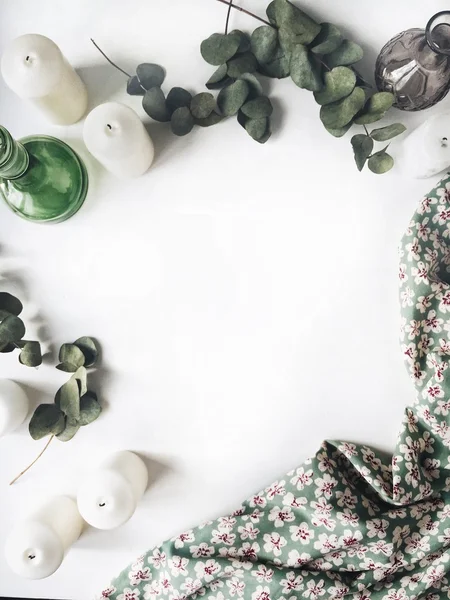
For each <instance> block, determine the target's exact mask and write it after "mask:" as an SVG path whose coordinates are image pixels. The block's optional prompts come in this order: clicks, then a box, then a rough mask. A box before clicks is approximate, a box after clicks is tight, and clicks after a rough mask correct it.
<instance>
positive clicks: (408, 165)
mask: <svg viewBox="0 0 450 600" xmlns="http://www.w3.org/2000/svg"><path fill="white" fill-rule="evenodd" d="M396 160H397V162H398V164H399V166H400V167H401V169H402V171H403V173H404V174H405V175H408V176H409V177H416V178H419V179H422V178H426V177H432V176H433V175H436V174H437V173H440V172H441V171H443V170H444V169H447V168H448V167H450V113H445V114H441V115H434V116H433V117H430V118H429V119H427V120H426V121H425V122H424V123H422V125H420V126H419V127H418V128H417V129H415V130H414V131H413V132H412V133H410V134H409V135H408V137H406V138H405V140H404V141H403V144H402V147H401V148H400V152H399V156H398V157H396Z"/></svg>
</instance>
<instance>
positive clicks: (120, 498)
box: [77, 451, 148, 529]
mask: <svg viewBox="0 0 450 600" xmlns="http://www.w3.org/2000/svg"><path fill="white" fill-rule="evenodd" d="M147 483H148V470H147V467H146V466H145V463H144V461H143V460H142V459H141V458H139V456H137V455H136V454H134V453H133V452H128V451H123V452H116V453H115V454H113V455H112V456H110V457H109V458H108V459H107V460H106V461H105V462H103V463H102V464H101V465H100V467H99V468H98V469H97V470H95V471H94V472H93V473H92V474H91V475H90V476H89V477H88V478H87V479H86V481H85V482H84V483H83V484H82V486H81V488H80V489H79V491H78V496H77V501H78V509H79V511H80V513H81V515H82V517H83V518H84V519H85V521H87V522H88V523H89V525H92V527H96V528H97V529H114V528H115V527H119V525H122V524H123V523H125V522H126V521H128V519H129V518H130V517H131V516H132V515H133V514H134V511H135V510H136V506H137V504H138V502H139V500H140V499H141V498H142V496H143V494H144V492H145V490H146V488H147Z"/></svg>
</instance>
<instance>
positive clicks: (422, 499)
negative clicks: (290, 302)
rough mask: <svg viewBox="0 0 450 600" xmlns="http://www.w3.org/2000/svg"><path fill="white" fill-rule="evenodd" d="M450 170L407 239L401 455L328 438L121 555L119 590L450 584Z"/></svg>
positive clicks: (389, 593)
mask: <svg viewBox="0 0 450 600" xmlns="http://www.w3.org/2000/svg"><path fill="white" fill-rule="evenodd" d="M449 244H450V177H448V178H447V179H444V180H443V181H442V182H441V183H440V184H439V185H438V187H437V188H436V189H435V190H433V191H432V192H431V193H430V194H429V195H428V196H427V197H426V198H425V199H424V200H423V201H422V203H421V204H420V206H419V209H418V210H417V212H416V214H415V215H414V217H413V219H412V221H411V223H410V224H409V227H408V229H407V231H406V235H405V236H404V239H403V241H402V244H401V248H400V272H399V276H400V302H401V307H402V325H401V340H402V342H401V343H402V352H403V354H404V356H405V360H406V363H407V366H408V369H409V373H410V376H411V379H412V381H413V382H414V385H415V387H416V389H417V398H416V400H415V402H414V403H413V405H412V406H411V407H409V408H407V409H406V412H405V418H404V421H403V424H402V428H401V432H400V435H399V439H398V443H397V447H396V449H395V453H394V455H393V456H390V455H388V454H384V453H380V452H377V451H376V450H373V449H372V448H370V447H367V446H359V445H356V444H352V443H349V442H334V441H327V442H324V443H323V444H322V447H321V448H320V450H319V451H318V452H317V454H316V456H315V457H314V458H312V459H311V460H308V461H306V463H305V464H303V465H302V466H300V467H298V468H297V469H295V470H293V471H290V472H289V473H287V475H285V476H284V477H282V478H281V479H280V480H279V481H276V482H274V483H273V484H272V485H270V486H269V487H267V488H265V489H264V490H261V491H260V492H258V493H257V494H255V495H254V496H252V497H251V498H249V499H248V500H247V501H246V502H244V503H243V504H242V506H240V507H239V508H238V509H237V510H236V511H235V512H234V513H233V514H231V515H229V516H226V517H222V518H220V519H217V520H216V521H214V522H208V523H204V524H203V525H201V526H200V527H197V528H196V529H192V530H190V531H186V532H185V533H182V534H180V535H179V536H177V537H175V538H173V539H171V540H169V541H168V542H166V543H164V544H163V545H162V546H160V547H158V548H155V549H152V550H150V551H149V552H148V553H147V554H144V555H143V556H141V557H139V558H138V559H137V560H136V561H135V562H134V563H133V564H132V565H130V566H129V567H128V568H127V569H125V570H124V571H123V572H122V573H121V574H120V575H119V577H118V578H117V579H116V580H115V581H114V582H113V583H112V584H111V586H110V587H109V588H107V589H106V590H104V591H103V593H102V595H101V597H102V598H110V599H111V600H159V599H165V600H181V599H194V598H200V597H202V598H205V600H206V599H207V600H240V599H244V600H296V599H303V598H305V599H306V600H319V599H321V598H322V599H323V600H328V599H337V598H343V597H348V598H354V599H355V600H356V599H357V600H413V599H417V598H426V599H427V600H438V599H440V598H448V597H450V593H449V592H448V590H449V581H448V577H447V571H448V570H449V569H450V561H449V558H450V503H449V501H448V499H449V491H450V455H449V448H450V417H449V412H450V369H448V358H449V356H450V337H449V335H450V286H449V284H448V283H447V279H448V280H449V281H450V276H449V271H450V250H449V248H450V246H449Z"/></svg>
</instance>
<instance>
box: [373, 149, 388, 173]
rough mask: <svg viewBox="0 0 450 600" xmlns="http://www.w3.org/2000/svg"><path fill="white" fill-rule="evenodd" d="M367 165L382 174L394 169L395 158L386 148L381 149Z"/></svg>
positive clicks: (374, 171)
mask: <svg viewBox="0 0 450 600" xmlns="http://www.w3.org/2000/svg"><path fill="white" fill-rule="evenodd" d="M367 165H368V167H369V169H370V170H371V171H372V173H375V174H376V175H382V174H383V173H387V172H388V171H390V170H391V169H392V167H393V166H394V159H393V158H392V156H391V155H390V154H388V153H387V152H386V151H385V150H380V152H376V153H375V154H373V155H372V156H371V157H370V158H369V162H368V163H367Z"/></svg>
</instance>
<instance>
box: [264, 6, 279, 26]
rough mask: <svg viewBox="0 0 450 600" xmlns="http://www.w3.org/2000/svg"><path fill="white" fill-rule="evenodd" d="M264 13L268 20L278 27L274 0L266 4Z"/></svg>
mask: <svg viewBox="0 0 450 600" xmlns="http://www.w3.org/2000/svg"><path fill="white" fill-rule="evenodd" d="M266 15H267V18H268V19H269V22H270V23H272V25H276V26H277V27H278V23H277V15H276V7H275V0H272V2H270V4H269V5H268V6H267V8H266Z"/></svg>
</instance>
